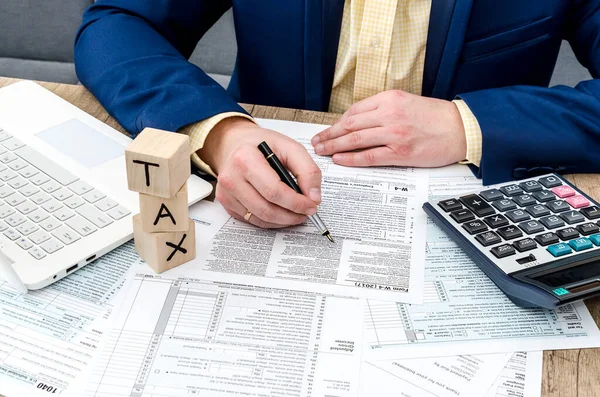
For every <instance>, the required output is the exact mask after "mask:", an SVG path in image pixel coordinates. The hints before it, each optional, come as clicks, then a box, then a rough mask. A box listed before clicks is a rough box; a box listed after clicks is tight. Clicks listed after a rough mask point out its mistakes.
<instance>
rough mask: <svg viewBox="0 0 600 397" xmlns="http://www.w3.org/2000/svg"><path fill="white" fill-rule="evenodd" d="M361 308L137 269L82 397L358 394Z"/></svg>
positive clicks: (345, 300) (339, 300)
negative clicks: (136, 273) (176, 277)
mask: <svg viewBox="0 0 600 397" xmlns="http://www.w3.org/2000/svg"><path fill="white" fill-rule="evenodd" d="M167 274H168V275H171V274H172V273H170V272H169V273H167ZM363 304H364V300H361V299H358V298H350V297H339V296H333V295H327V294H319V293H312V292H297V291H290V290H285V289H277V288H269V287H260V286H252V285H248V284H246V285H236V284H230V283H219V282H211V281H206V280H199V279H190V278H187V279H174V278H167V277H164V275H163V276H157V275H150V274H146V275H144V274H138V275H137V276H136V277H135V279H134V280H133V285H132V287H131V288H130V289H129V290H128V292H127V294H126V297H125V300H124V303H123V305H122V308H121V310H120V312H119V314H118V315H117V319H116V320H115V323H114V328H113V330H112V331H111V332H110V333H109V335H108V339H107V343H106V345H105V347H104V350H103V352H102V353H101V354H100V356H99V360H98V362H97V365H96V366H95V368H94V369H93V370H92V373H91V377H90V381H89V384H88V386H87V388H86V391H85V394H84V395H85V396H108V395H110V396H115V397H117V396H142V395H143V396H146V395H148V396H150V395H153V396H159V395H160V396H162V397H179V396H183V395H186V396H187V395H198V396H202V397H225V396H231V395H238V394H239V395H244V396H284V395H289V396H291V395H294V396H325V395H327V396H332V397H333V396H339V397H346V396H356V395H357V391H358V377H359V370H360V358H361V345H362V323H363V317H362V312H361V310H363Z"/></svg>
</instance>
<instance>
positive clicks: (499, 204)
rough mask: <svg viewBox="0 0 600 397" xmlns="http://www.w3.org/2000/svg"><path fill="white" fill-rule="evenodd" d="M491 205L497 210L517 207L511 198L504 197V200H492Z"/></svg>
mask: <svg viewBox="0 0 600 397" xmlns="http://www.w3.org/2000/svg"><path fill="white" fill-rule="evenodd" d="M492 205H493V206H494V207H495V208H496V209H497V210H498V211H503V212H504V211H508V210H514V209H515V208H517V205H516V204H515V202H514V201H512V200H511V199H504V200H498V201H494V202H493V203H492Z"/></svg>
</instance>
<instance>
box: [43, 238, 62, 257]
mask: <svg viewBox="0 0 600 397" xmlns="http://www.w3.org/2000/svg"><path fill="white" fill-rule="evenodd" d="M40 247H41V248H42V249H43V250H44V251H46V252H47V253H49V254H53V253H55V252H56V251H58V250H59V249H61V248H62V247H64V245H62V244H61V243H60V242H58V241H57V240H55V239H53V238H51V239H50V240H48V241H46V242H44V243H42V244H41V245H40Z"/></svg>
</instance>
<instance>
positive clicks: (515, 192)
mask: <svg viewBox="0 0 600 397" xmlns="http://www.w3.org/2000/svg"><path fill="white" fill-rule="evenodd" d="M500 191H501V192H502V193H504V194H505V195H507V196H509V197H514V196H520V195H522V194H523V189H521V187H520V186H518V185H507V186H502V187H501V188H500Z"/></svg>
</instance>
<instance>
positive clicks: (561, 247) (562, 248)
mask: <svg viewBox="0 0 600 397" xmlns="http://www.w3.org/2000/svg"><path fill="white" fill-rule="evenodd" d="M546 249H547V250H548V252H550V253H551V254H552V255H553V256H555V257H558V256H563V255H567V254H570V253H571V252H573V251H571V247H570V246H569V245H568V244H565V243H560V244H554V245H551V246H549V247H548V248H546Z"/></svg>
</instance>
